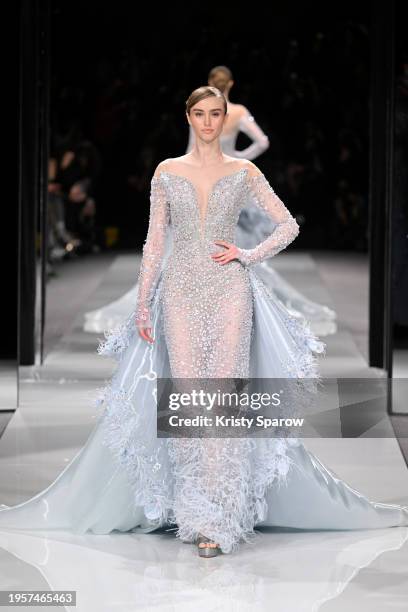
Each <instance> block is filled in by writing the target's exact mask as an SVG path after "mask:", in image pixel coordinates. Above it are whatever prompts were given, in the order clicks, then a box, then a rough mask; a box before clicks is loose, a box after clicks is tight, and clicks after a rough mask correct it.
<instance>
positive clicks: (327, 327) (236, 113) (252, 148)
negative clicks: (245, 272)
mask: <svg viewBox="0 0 408 612" xmlns="http://www.w3.org/2000/svg"><path fill="white" fill-rule="evenodd" d="M208 84H209V85H211V86H215V87H216V88H217V89H219V90H220V91H221V92H222V93H223V94H224V96H225V98H226V99H227V105H228V122H227V124H226V126H224V129H223V131H222V134H221V135H220V144H221V148H222V151H223V152H224V153H225V154H226V155H229V156H231V157H235V158H237V159H247V160H254V159H256V158H257V157H258V156H259V155H261V154H262V153H263V152H264V151H265V150H266V149H267V148H268V147H269V139H268V137H267V135H266V134H265V133H264V132H263V131H262V129H261V128H260V127H259V125H258V124H257V123H256V121H255V119H254V117H253V116H252V115H251V113H250V112H249V111H248V109H247V108H246V107H245V106H243V105H242V104H235V103H233V102H230V100H229V92H230V90H231V87H232V86H233V84H234V81H233V76H232V72H231V70H230V69H229V68H227V66H215V67H214V68H212V69H211V70H210V73H209V75H208ZM239 132H243V133H244V134H246V136H248V138H250V139H251V140H252V143H251V144H250V145H249V146H247V147H246V148H245V149H242V150H239V149H237V148H236V141H237V137H238V134H239ZM193 146H194V130H193V129H192V127H191V126H190V129H189V141H188V146H187V151H186V152H187V153H189V152H190V151H192V149H193ZM273 227H274V225H273V222H272V220H271V218H270V216H269V215H267V214H266V213H265V211H263V210H261V209H260V208H259V207H258V206H256V205H255V204H254V203H253V202H251V198H250V197H249V198H248V200H247V202H246V206H245V207H243V209H242V211H241V213H240V215H239V218H238V224H237V226H236V233H235V244H237V246H239V247H241V248H245V249H251V248H254V247H255V246H256V245H257V244H259V243H260V242H261V241H262V240H264V239H265V238H267V236H269V234H270V233H271V232H272V231H273ZM256 272H257V274H258V276H260V277H261V278H262V280H263V281H264V282H265V283H266V284H267V285H268V287H269V288H270V289H271V290H272V291H273V293H274V294H275V296H276V298H277V299H278V300H280V301H281V302H282V303H283V304H284V305H285V306H286V308H288V310H290V312H291V313H292V314H293V315H294V316H297V317H299V318H300V319H301V318H302V317H304V318H306V320H307V321H308V323H309V325H310V327H311V329H312V331H313V332H314V333H315V334H317V335H318V336H326V335H328V334H334V333H335V332H336V331H337V324H336V313H335V312H334V311H333V310H332V309H331V308H329V307H328V306H324V305H321V304H317V303H316V302H313V301H312V300H309V299H308V298H307V297H306V296H304V295H303V294H302V293H300V291H298V290H297V289H296V288H295V287H293V286H292V285H291V284H290V283H288V282H287V281H286V280H285V279H284V278H283V277H282V276H281V275H280V274H279V273H278V272H276V270H274V269H273V267H272V266H271V265H270V262H265V261H263V262H260V263H259V264H258V265H257V266H256ZM137 291H138V286H137V284H136V285H135V286H133V287H132V288H131V289H130V290H129V291H127V292H126V293H125V294H124V295H122V296H121V297H119V298H118V299H116V300H114V301H113V302H110V303H109V304H106V305H105V306H103V307H102V308H97V309H96V310H92V311H90V312H87V313H85V320H84V331H86V332H91V333H95V332H96V333H103V332H104V331H105V330H107V329H111V328H112V327H116V326H117V325H119V324H120V323H121V322H122V321H123V320H124V319H125V318H126V317H127V316H128V315H129V313H130V312H131V310H132V308H133V305H134V303H135V300H136V297H137Z"/></svg>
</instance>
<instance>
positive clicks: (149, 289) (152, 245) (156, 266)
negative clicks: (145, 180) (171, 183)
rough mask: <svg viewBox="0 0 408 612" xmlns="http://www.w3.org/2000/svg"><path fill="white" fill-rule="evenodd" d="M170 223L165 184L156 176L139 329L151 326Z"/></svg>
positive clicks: (138, 311) (142, 268)
mask: <svg viewBox="0 0 408 612" xmlns="http://www.w3.org/2000/svg"><path fill="white" fill-rule="evenodd" d="M169 220H170V212H169V205H168V202H167V197H166V191H165V188H164V185H163V183H162V180H161V178H160V177H159V176H153V178H152V181H151V189H150V216H149V228H148V232H147V236H146V240H145V243H144V245H143V255H142V261H141V264H140V272H139V285H138V296H137V304H136V323H137V325H139V326H140V327H151V326H152V322H151V317H150V303H151V300H152V298H153V295H154V290H155V287H156V284H157V281H158V279H159V275H160V271H161V266H162V262H163V258H164V252H165V242H166V231H167V227H168V225H169Z"/></svg>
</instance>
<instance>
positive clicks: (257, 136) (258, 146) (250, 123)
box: [234, 113, 269, 160]
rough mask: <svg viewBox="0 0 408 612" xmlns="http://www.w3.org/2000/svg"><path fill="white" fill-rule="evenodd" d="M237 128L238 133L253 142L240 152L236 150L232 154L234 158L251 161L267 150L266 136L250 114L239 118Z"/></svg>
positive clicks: (267, 139) (267, 141)
mask: <svg viewBox="0 0 408 612" xmlns="http://www.w3.org/2000/svg"><path fill="white" fill-rule="evenodd" d="M238 126H239V129H240V131H241V132H244V134H246V135H247V136H248V138H250V139H251V140H252V141H253V142H252V144H250V145H249V146H248V147H246V148H245V149H242V150H241V151H238V149H236V150H235V152H234V157H239V158H240V159H249V160H252V159H255V158H256V157H258V156H259V155H261V153H263V152H264V151H266V149H268V148H269V138H268V136H267V135H266V134H265V133H264V132H263V131H262V130H261V128H260V127H259V125H258V124H257V123H256V121H255V119H254V117H253V116H252V115H251V114H250V113H246V114H245V115H243V116H242V117H241V119H240V120H239V124H238Z"/></svg>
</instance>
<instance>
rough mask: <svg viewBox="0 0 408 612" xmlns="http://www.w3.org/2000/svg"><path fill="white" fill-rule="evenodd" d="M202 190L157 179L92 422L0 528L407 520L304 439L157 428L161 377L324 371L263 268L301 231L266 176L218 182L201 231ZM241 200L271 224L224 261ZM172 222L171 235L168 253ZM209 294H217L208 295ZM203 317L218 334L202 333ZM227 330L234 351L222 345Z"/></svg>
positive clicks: (314, 525)
mask: <svg viewBox="0 0 408 612" xmlns="http://www.w3.org/2000/svg"><path fill="white" fill-rule="evenodd" d="M194 194H195V190H194V186H193V184H192V182H191V180H189V179H188V178H186V177H182V176H177V175H175V174H174V173H171V172H166V171H163V172H162V173H161V175H160V176H159V177H157V178H156V177H154V178H153V179H152V194H151V214H150V223H149V232H148V236H147V240H146V244H145V246H144V254H143V260H142V266H141V272H140V276H139V286H140V290H139V299H138V304H137V308H136V309H135V311H134V312H132V314H131V315H130V316H129V317H128V319H127V320H126V321H125V322H124V323H123V324H122V325H121V326H120V327H118V328H117V329H113V330H111V332H110V333H109V334H107V337H106V341H105V342H104V343H102V344H101V345H100V347H99V352H100V354H101V355H106V356H111V357H112V356H113V357H115V358H116V359H117V361H118V365H117V369H116V371H115V373H114V375H113V377H112V379H111V381H110V382H109V384H108V385H107V386H106V387H105V388H104V390H103V392H102V393H101V395H100V397H99V400H98V406H99V410H100V414H99V415H98V420H97V423H96V425H95V427H94V429H93V431H92V432H91V434H90V436H89V438H88V440H87V441H86V443H85V445H84V446H83V447H82V449H81V450H80V451H79V452H78V453H77V454H76V456H75V457H74V458H73V459H72V461H71V462H70V463H69V465H67V466H66V468H65V469H64V470H63V471H62V472H61V474H60V475H59V476H58V477H57V479H56V480H55V481H54V482H53V483H52V484H51V485H50V486H49V487H47V489H45V490H44V491H42V492H40V493H39V494H38V495H36V496H35V497H33V498H31V499H29V500H27V501H26V502H24V503H21V504H19V505H17V506H13V507H10V508H8V507H4V506H3V507H2V509H1V510H0V529H2V530H4V529H19V530H20V529H30V530H32V529H47V530H49V529H62V530H69V531H73V532H75V533H78V534H83V533H86V532H87V531H90V532H92V533H95V534H108V533H110V532H111V531H114V530H118V531H130V530H134V531H140V532H150V531H153V530H155V529H157V528H159V527H162V526H165V525H169V526H173V527H174V525H177V528H178V531H177V535H178V536H179V537H180V538H181V539H182V540H184V541H194V537H195V536H196V534H197V532H198V531H201V532H203V533H205V534H206V535H207V536H208V537H211V539H214V540H216V541H217V542H218V543H219V544H220V546H221V548H222V550H223V551H224V552H226V553H229V552H231V551H233V550H234V549H235V548H236V547H237V546H238V544H239V542H242V541H245V540H248V539H249V538H250V537H251V536H252V535H253V533H254V531H253V529H254V528H255V527H256V526H283V527H294V528H302V529H346V530H348V529H375V528H384V527H396V526H402V525H408V507H402V506H398V505H393V504H384V503H376V502H373V501H370V500H369V499H367V498H366V497H365V496H364V495H362V494H360V493H359V492H358V491H355V490H354V489H352V488H351V487H350V486H349V485H348V484H347V483H345V482H344V481H342V480H341V479H340V478H339V477H337V475H336V474H334V473H333V472H331V471H330V470H329V469H328V468H327V467H325V466H324V465H323V464H322V463H321V462H320V461H319V460H318V458H317V457H316V456H315V455H313V453H311V452H309V451H308V450H307V449H306V448H305V447H304V445H303V444H302V442H301V441H300V440H299V439H295V438H287V439H285V438H254V439H251V440H249V439H239V440H235V441H234V442H231V441H230V440H228V439H218V440H216V441H211V440H198V439H190V440H189V441H188V442H186V444H187V446H186V447H185V448H186V449H187V450H188V453H187V455H185V456H183V455H182V451H183V448H184V447H183V446H182V445H181V446H177V443H175V442H174V440H172V439H170V438H158V437H157V436H156V392H157V390H156V380H157V378H158V377H164V378H169V377H171V376H174V375H176V376H177V375H178V376H179V375H180V373H181V374H183V373H184V372H185V373H186V376H187V377H189V375H190V374H192V375H193V376H194V375H195V376H197V377H201V376H208V377H214V376H215V377H218V376H220V377H223V376H224V375H226V376H232V377H235V376H236V377H240V376H245V377H246V376H250V377H253V378H299V379H302V378H304V379H317V378H318V376H319V372H318V361H317V359H318V358H317V356H318V355H319V354H320V355H322V354H323V352H324V345H323V343H322V342H320V341H319V340H318V339H317V338H316V337H315V336H314V334H313V333H312V332H311V330H310V328H309V326H308V325H307V324H306V321H304V320H303V321H302V320H299V319H298V318H295V317H293V316H292V315H291V314H290V313H289V312H288V310H287V309H286V308H285V306H284V305H283V304H282V303H281V302H280V301H278V300H277V299H276V298H275V296H274V295H273V294H272V293H271V292H270V290H269V289H268V287H267V286H266V285H265V283H264V282H263V281H262V279H261V278H260V277H259V276H258V274H257V273H256V271H255V270H256V265H258V264H259V263H260V261H264V260H265V259H266V258H268V257H271V256H273V255H275V254H276V253H277V252H279V251H280V250H282V249H283V248H285V247H286V246H287V244H288V243H289V242H290V241H291V240H292V239H293V238H294V237H295V235H296V233H297V232H296V223H295V222H294V219H293V217H291V215H290V213H289V212H288V211H287V209H286V208H285V207H284V205H283V204H282V202H281V201H280V200H279V198H278V197H277V196H276V194H275V193H274V191H273V189H272V188H271V187H270V185H269V183H268V182H267V180H266V178H265V177H264V176H263V175H262V174H260V175H259V174H256V175H255V176H250V173H249V170H248V168H247V167H245V166H244V167H243V168H242V169H241V170H239V171H238V172H234V173H233V174H229V175H226V176H224V177H222V178H221V179H219V180H218V181H217V182H216V183H215V184H214V187H213V190H212V192H211V195H210V198H209V203H208V213H207V218H206V221H205V222H204V225H203V226H202V225H200V219H199V213H198V204H197V200H196V198H195V196H194ZM247 195H250V196H251V198H252V199H254V200H255V201H256V202H258V204H259V206H260V207H261V208H262V209H263V210H264V211H265V212H267V214H269V215H270V217H271V219H272V220H273V222H274V227H275V229H274V231H273V232H272V233H271V235H270V236H269V237H268V238H267V239H266V240H265V241H264V242H262V243H261V244H260V245H258V246H257V247H255V248H254V249H249V250H241V251H240V257H239V260H234V261H232V262H230V263H229V264H227V265H224V266H220V264H218V263H216V262H214V261H213V260H211V259H210V257H209V255H210V253H211V252H213V240H214V239H220V237H221V236H222V237H223V238H224V239H225V240H227V241H231V240H232V236H233V232H234V230H235V225H236V223H237V219H238V215H239V212H240V210H241V209H242V206H243V205H244V203H245V198H246V196H247ZM170 226H171V227H172V238H171V240H172V244H171V246H170V247H169V248H167V249H166V246H165V245H166V240H168V236H169V227H170ZM215 250H216V251H218V250H219V248H218V247H216V249H215ZM165 253H166V254H167V256H166V257H164V254H165ZM227 283H229V286H230V288H231V292H234V291H235V289H236V288H237V287H238V289H239V291H237V292H236V296H237V297H236V299H234V300H231V303H230V302H229V300H226V299H225V298H226V295H228V292H227V293H226V292H225V287H226V284H227ZM186 287H187V288H190V291H187V290H186ZM209 291H212V292H213V293H212V294H211V295H213V296H214V297H213V298H212V301H209V300H207V301H206V296H207V295H208V292H209ZM200 292H201V293H200ZM196 295H197V297H195V296H196ZM234 295H235V294H234ZM218 296H219V297H218ZM218 299H219V302H217V300H218ZM240 300H241V301H240ZM225 306H226V307H227V310H222V309H223V308H225ZM248 312H249V313H251V316H250V319H249V320H247V319H246V314H247V313H248ZM242 314H243V315H244V320H243V321H241V320H240V317H241V315H242ZM204 315H205V316H206V318H205V325H206V327H204V328H203V329H206V330H208V338H210V339H211V340H210V342H207V340H206V339H205V338H204V340H203V339H202V336H201V335H200V334H199V333H198V332H197V330H198V329H201V327H200V325H201V324H202V322H203V320H204ZM207 315H208V317H207ZM144 316H146V317H147V318H146V319H145V321H146V325H151V327H152V335H153V337H154V338H155V341H154V343H152V344H150V343H147V342H146V341H145V340H143V339H142V338H141V337H140V335H139V333H138V332H137V330H136V329H135V317H137V318H138V320H139V321H141V320H143V317H144ZM227 323H228V325H227ZM180 325H181V327H180ZM183 326H184V327H183ZM188 330H190V331H188ZM217 334H218V336H217ZM220 334H221V336H220V337H221V340H222V342H221V345H220V344H219V343H217V338H218V340H219V335H220ZM223 334H224V335H223ZM225 334H228V335H225ZM231 338H232V339H233V341H234V343H233V344H232V345H231V346H230V348H229V353H228V354H227V353H225V354H224V353H222V352H221V353H217V351H219V350H220V351H222V350H223V349H224V347H225V344H226V343H228V342H231ZM183 343H184V344H183ZM208 346H209V348H208ZM234 347H235V348H234ZM247 348H248V350H247ZM186 349H194V350H195V352H193V354H194V355H195V356H198V357H197V358H198V359H199V365H198V366H197V367H196V370H194V368H192V363H193V362H191V363H188V364H186V365H185V366H183V361H182V359H181V357H183V356H184V355H185V354H186ZM204 349H205V350H204ZM214 355H215V356H217V355H222V357H223V358H224V357H229V356H230V357H231V361H230V366H231V367H230V368H229V369H228V368H227V369H225V368H224V369H223V367H222V366H224V365H225V364H224V360H222V363H221V359H219V363H217V360H215V361H214ZM194 363H195V362H194ZM201 368H203V369H201ZM217 375H218V376H217ZM209 449H210V450H214V451H215V452H216V453H219V456H220V457H222V458H223V459H222V461H220V462H219V464H218V465H217V466H216V472H214V471H213V475H214V476H217V478H216V479H215V480H216V482H215V481H214V483H213V484H214V491H215V493H214V495H215V499H216V503H214V504H212V503H210V501H209V500H208V499H207V498H206V496H205V495H204V491H203V490H200V484H201V480H202V479H200V478H198V479H197V473H200V470H201V469H204V468H203V466H204V464H205V465H207V463H206V461H207V459H209V457H208V456H206V452H207V451H208V450H209ZM236 449H238V451H239V453H240V454H239V456H238V457H237V455H236V452H235V451H236ZM230 451H231V452H230ZM207 467H208V466H207ZM204 474H205V472H204ZM206 474H207V475H208V471H207V473H206ZM218 476H219V478H218ZM0 493H1V491H0ZM217 496H218V497H217ZM220 500H221V501H220ZM146 537H148V536H146Z"/></svg>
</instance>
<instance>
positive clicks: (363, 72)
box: [51, 1, 370, 251]
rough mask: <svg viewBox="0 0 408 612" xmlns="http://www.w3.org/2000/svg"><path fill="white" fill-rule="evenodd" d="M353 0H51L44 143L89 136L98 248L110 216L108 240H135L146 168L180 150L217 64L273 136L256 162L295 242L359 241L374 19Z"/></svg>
mask: <svg viewBox="0 0 408 612" xmlns="http://www.w3.org/2000/svg"><path fill="white" fill-rule="evenodd" d="M357 4H358V3H352V2H342V4H341V9H340V8H339V7H337V9H336V8H335V7H333V4H332V3H330V4H327V5H326V6H325V7H324V8H322V7H321V6H320V7H317V6H315V7H313V6H311V4H310V3H300V2H292V3H291V2H285V3H281V5H279V4H278V5H277V4H276V3H274V6H273V7H271V8H270V7H268V5H265V4H261V3H260V2H258V3H256V2H255V3H251V5H250V6H249V5H248V3H243V4H234V5H228V4H222V3H221V4H220V3H215V2H210V3H208V2H206V3H205V4H197V5H192V4H177V3H176V4H174V3H172V5H171V7H170V8H168V9H167V10H166V9H162V8H161V7H158V6H156V5H154V6H151V7H149V6H146V5H144V4H143V5H141V4H137V5H136V4H135V3H131V2H115V3H109V5H107V4H105V5H104V4H100V3H94V2H86V3H83V2H82V3H80V2H76V1H73V2H70V3H67V2H62V1H56V2H53V3H52V15H51V21H52V24H51V25H52V56H51V57H52V65H51V73H52V88H51V126H52V129H51V154H53V155H55V156H58V155H61V154H62V152H63V151H64V150H67V148H74V147H76V146H78V144H79V143H81V142H83V141H84V140H85V141H87V142H89V143H91V145H92V151H93V153H92V155H93V160H92V166H93V171H92V172H93V174H92V178H93V187H92V188H93V196H94V198H95V202H96V207H97V216H96V222H97V227H98V232H97V240H98V242H99V244H100V246H101V247H102V248H106V245H107V241H106V228H107V227H114V228H118V240H117V241H116V243H115V244H114V246H115V247H118V248H133V247H140V246H141V244H142V242H143V240H144V238H145V235H146V229H147V219H148V207H149V202H148V195H149V184H150V178H151V175H152V174H153V172H154V168H155V166H156V164H157V163H158V162H159V161H161V160H162V159H165V158H167V157H176V156H178V155H182V154H184V153H185V149H186V146H187V136H188V130H187V123H186V120H185V116H184V103H185V100H186V98H187V97H188V95H189V93H190V92H191V90H192V89H194V88H195V87H198V86H199V85H202V84H204V83H206V80H207V75H208V71H209V69H210V68H211V67H212V66H214V65H218V64H225V65H227V66H229V67H230V68H231V70H232V72H233V75H234V79H235V85H234V87H233V88H232V91H231V94H230V98H231V101H232V102H238V103H242V104H244V105H246V106H247V107H248V108H249V110H250V111H251V112H252V113H253V114H254V116H255V119H256V120H257V122H258V123H259V124H260V126H261V127H262V129H263V130H264V131H265V132H266V133H267V135H268V136H269V138H270V142H271V146H270V149H269V150H268V151H266V152H265V153H264V154H263V155H262V156H261V157H259V158H258V159H256V160H255V163H256V164H257V165H258V166H259V167H260V168H261V169H262V170H263V171H264V172H265V174H266V176H267V178H268V179H269V180H270V182H271V184H272V185H273V187H274V188H275V190H276V191H277V193H278V194H279V195H280V197H281V198H282V199H283V200H284V201H285V203H286V205H287V206H288V207H289V209H290V210H291V212H292V213H293V214H295V215H296V216H297V219H298V221H299V223H300V224H301V225H302V231H301V233H300V236H299V238H298V239H297V240H296V242H295V244H294V245H293V248H305V247H307V248H330V249H333V248H334V249H336V248H338V249H343V250H344V249H346V250H348V249H349V250H355V251H365V250H366V249H367V234H368V232H367V216H368V211H367V207H368V195H367V190H368V129H369V112H368V111H369V95H368V94H369V68H370V66H369V62H370V40H369V18H370V17H369V15H368V14H367V12H366V11H365V10H364V9H365V8H366V7H360V6H356V5H357ZM246 144H247V142H246V140H245V137H244V136H243V135H242V138H241V137H240V139H239V141H238V148H242V147H244V146H245V145H246Z"/></svg>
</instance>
